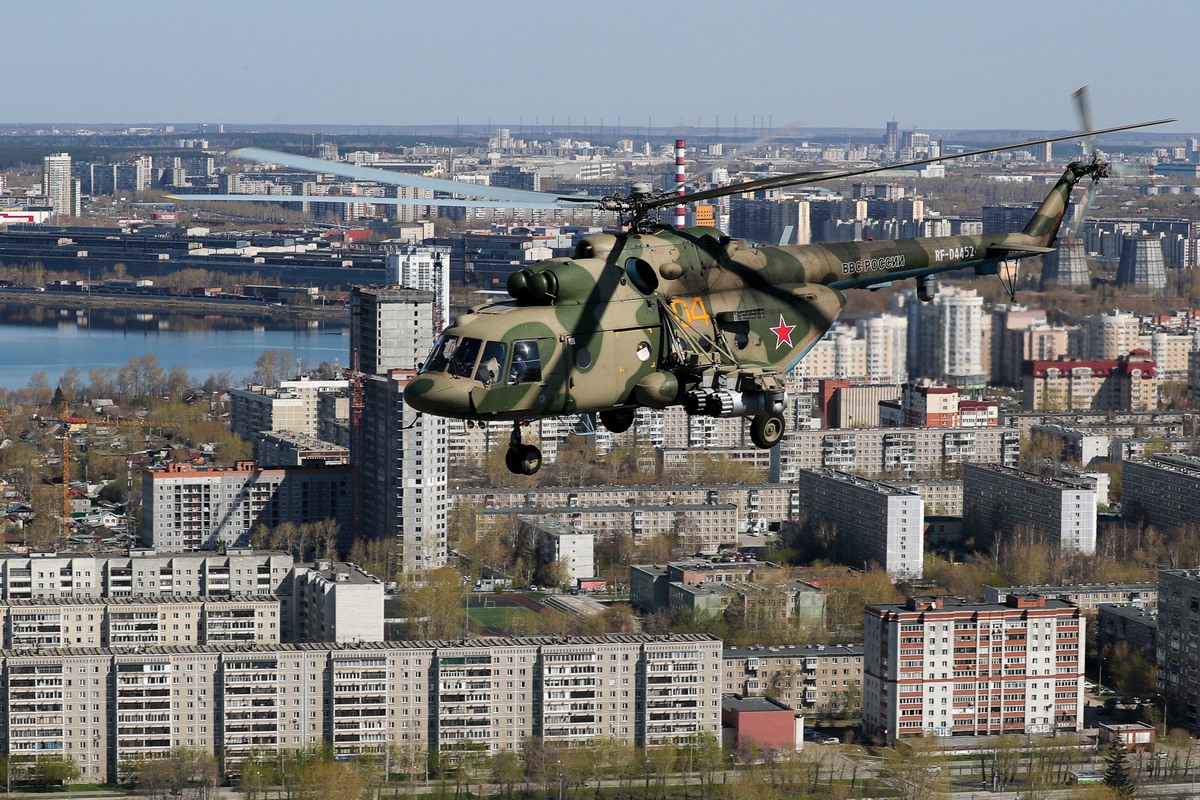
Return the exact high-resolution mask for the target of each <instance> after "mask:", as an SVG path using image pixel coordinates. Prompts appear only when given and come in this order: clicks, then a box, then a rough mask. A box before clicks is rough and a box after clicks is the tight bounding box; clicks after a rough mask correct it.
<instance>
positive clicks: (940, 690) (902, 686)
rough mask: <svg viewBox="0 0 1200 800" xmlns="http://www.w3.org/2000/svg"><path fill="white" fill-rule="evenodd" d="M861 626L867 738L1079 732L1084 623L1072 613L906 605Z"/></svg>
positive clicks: (1031, 600)
mask: <svg viewBox="0 0 1200 800" xmlns="http://www.w3.org/2000/svg"><path fill="white" fill-rule="evenodd" d="M864 622H865V628H864V642H865V644H864V658H863V732H864V734H866V735H867V736H870V737H872V738H873V739H876V740H879V741H886V742H888V743H892V742H894V741H896V740H897V739H900V738H904V737H909V736H922V735H931V734H932V735H936V736H942V737H944V736H982V735H996V734H1007V733H1017V734H1035V735H1046V734H1051V733H1054V732H1055V731H1079V730H1080V729H1081V728H1082V727H1083V699H1084V695H1083V656H1082V647H1083V643H1084V641H1085V639H1086V637H1085V631H1086V625H1087V619H1086V617H1085V616H1084V615H1083V612H1082V611H1081V610H1080V609H1079V607H1077V606H1073V605H1071V604H1070V603H1066V602H1063V601H1061V600H1047V599H1046V598H1044V597H1040V596H1014V597H1010V598H1009V599H1008V601H1007V602H1006V603H1004V604H995V603H966V602H962V601H960V600H957V599H954V600H949V599H946V598H942V597H910V598H909V599H908V602H907V603H905V604H903V605H869V606H867V607H866V614H865V620H864Z"/></svg>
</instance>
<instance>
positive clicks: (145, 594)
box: [0, 548, 294, 600]
mask: <svg viewBox="0 0 1200 800" xmlns="http://www.w3.org/2000/svg"><path fill="white" fill-rule="evenodd" d="M293 567H294V562H293V559H292V557H291V556H290V555H288V554H286V553H281V552H277V551H272V550H241V549H237V548H229V549H228V550H226V551H225V552H224V553H215V552H211V551H208V552H191V553H165V552H164V553H160V552H158V551H157V550H154V549H153V548H148V549H143V548H134V549H133V550H130V551H129V554H128V555H107V554H106V555H88V554H85V553H53V552H48V553H37V552H35V553H29V554H26V555H18V554H15V553H4V554H0V600H29V599H44V598H58V597H64V598H69V597H75V598H80V597H93V598H94V597H139V598H151V597H164V598H166V599H169V598H170V597H171V596H176V595H182V596H187V597H214V598H217V597H228V596H230V595H249V594H266V595H276V594H284V593H286V591H287V587H288V586H289V585H290V582H291V576H292V570H293Z"/></svg>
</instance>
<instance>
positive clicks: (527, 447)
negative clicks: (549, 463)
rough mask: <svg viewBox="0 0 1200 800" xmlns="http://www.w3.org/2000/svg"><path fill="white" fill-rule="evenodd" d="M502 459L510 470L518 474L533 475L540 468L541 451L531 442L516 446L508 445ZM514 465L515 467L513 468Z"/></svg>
mask: <svg viewBox="0 0 1200 800" xmlns="http://www.w3.org/2000/svg"><path fill="white" fill-rule="evenodd" d="M504 461H505V463H506V464H507V465H508V469H509V471H510V472H515V473H516V474H518V475H533V474H534V473H536V472H537V471H538V470H539V469H541V468H542V451H541V450H539V449H537V448H536V447H534V446H533V445H531V444H523V445H521V446H520V447H516V448H512V447H510V448H509V449H508V453H507V454H506V455H505V457H504ZM514 466H515V467H516V469H513V467H514Z"/></svg>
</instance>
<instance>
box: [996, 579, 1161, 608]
mask: <svg viewBox="0 0 1200 800" xmlns="http://www.w3.org/2000/svg"><path fill="white" fill-rule="evenodd" d="M1026 595H1040V596H1042V597H1048V598H1050V599H1052V600H1062V601H1064V602H1067V603H1070V604H1071V605H1075V606H1079V607H1080V608H1082V609H1083V610H1084V611H1092V610H1096V609H1099V608H1100V606H1102V605H1104V604H1105V603H1137V604H1140V605H1145V606H1152V605H1154V604H1156V603H1157V602H1158V584H1157V583H1154V582H1153V581H1150V582H1144V583H1081V584H1077V585H1071V586H1045V585H1042V586H999V587H997V586H986V585H985V586H984V587H983V599H984V602H987V603H1000V604H1003V603H1007V602H1008V599H1009V598H1010V597H1024V596H1026Z"/></svg>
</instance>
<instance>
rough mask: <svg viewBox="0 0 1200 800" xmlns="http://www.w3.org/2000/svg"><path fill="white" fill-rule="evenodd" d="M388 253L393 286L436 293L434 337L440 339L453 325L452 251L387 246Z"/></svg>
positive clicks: (389, 279)
mask: <svg viewBox="0 0 1200 800" xmlns="http://www.w3.org/2000/svg"><path fill="white" fill-rule="evenodd" d="M384 249H385V250H386V251H387V258H386V260H385V268H386V270H387V272H386V275H387V280H388V282H389V283H390V284H392V285H393V286H406V287H408V288H410V289H419V290H421V291H423V292H433V334H434V336H440V335H441V333H442V331H443V330H445V328H446V326H447V325H449V324H450V320H449V317H448V315H449V313H450V248H448V247H427V246H413V245H395V244H391V243H387V244H385V245H384Z"/></svg>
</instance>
